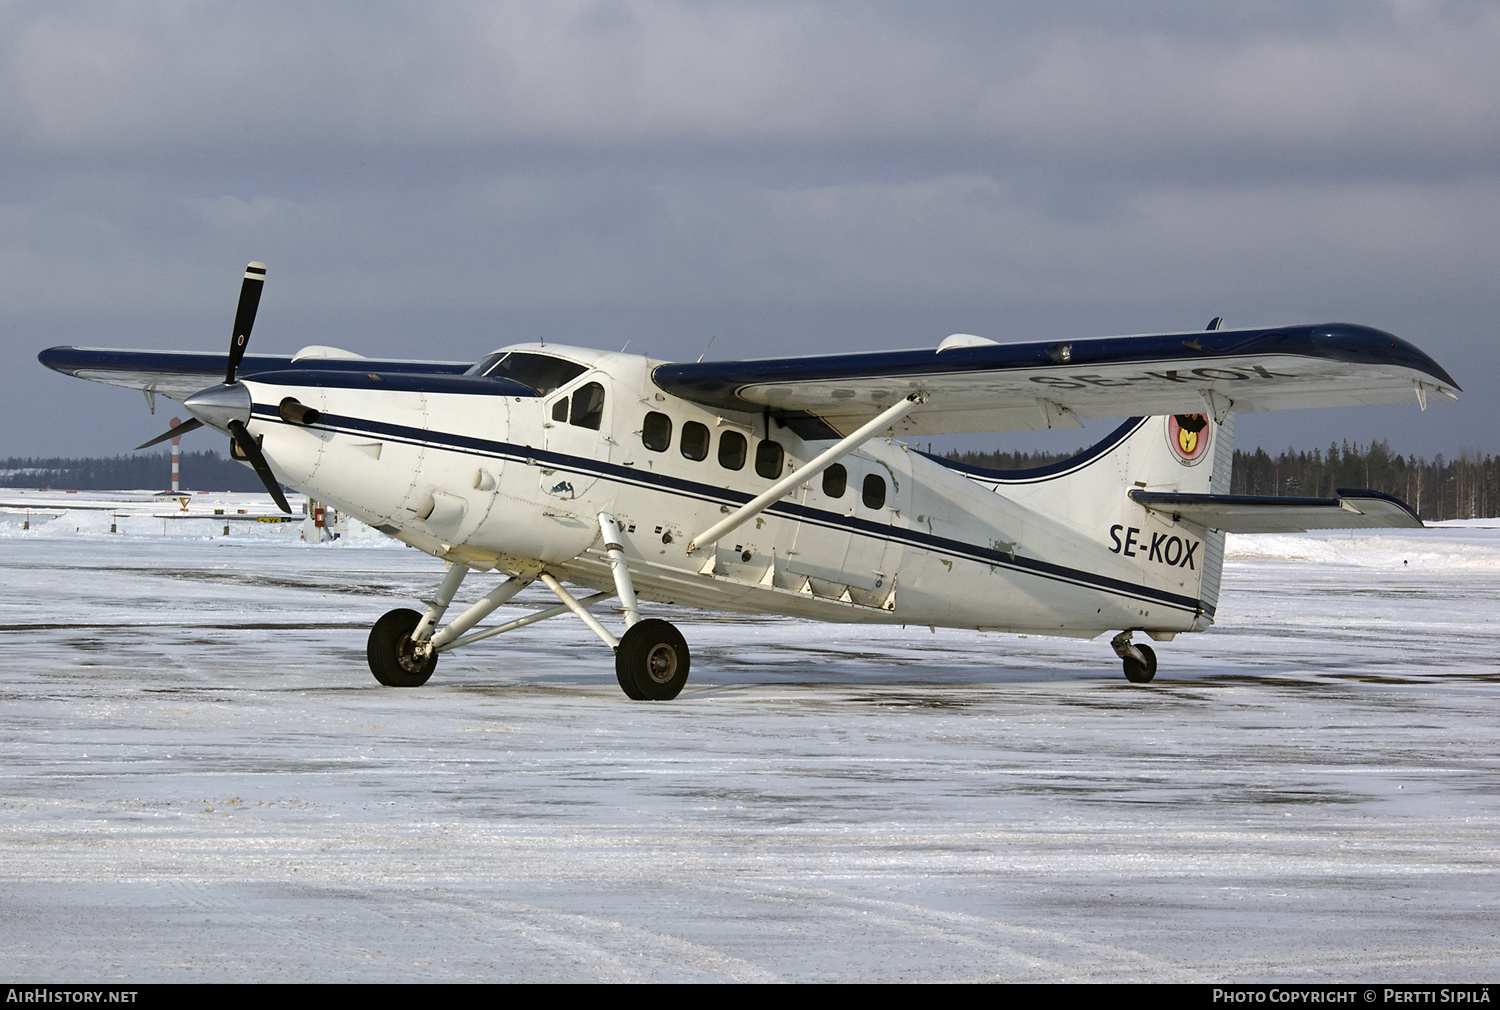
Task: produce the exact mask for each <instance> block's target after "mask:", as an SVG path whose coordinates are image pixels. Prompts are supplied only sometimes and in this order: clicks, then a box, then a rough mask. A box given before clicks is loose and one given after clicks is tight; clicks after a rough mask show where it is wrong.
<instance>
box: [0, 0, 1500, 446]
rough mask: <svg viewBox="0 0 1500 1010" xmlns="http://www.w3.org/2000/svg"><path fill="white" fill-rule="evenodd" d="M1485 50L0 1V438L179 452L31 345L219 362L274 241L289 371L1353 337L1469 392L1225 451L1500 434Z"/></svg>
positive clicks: (1081, 12)
mask: <svg viewBox="0 0 1500 1010" xmlns="http://www.w3.org/2000/svg"><path fill="white" fill-rule="evenodd" d="M1497 53H1500V5H1496V4H1493V3H1463V2H1457V3H1443V2H1432V3H1429V2H1395V3H1385V4H1382V3H1377V2H1366V0H1361V2H1348V3H1345V2H1338V0H1328V2H1321V3H1317V4H1309V3H1306V2H1287V3H1277V2H1264V3H1256V2H1242V3H1237V4H1232V5H1228V4H1203V3H1198V2H1156V3H1153V2H1148V0H1134V2H1132V3H1130V4H1118V3H1110V2H1099V3H1060V2H1056V0H1051V2H1045V3H1016V4H1006V3H1000V2H995V0H988V2H977V3H937V2H930V0H929V2H924V3H921V4H915V3H913V4H880V3H869V2H863V3H850V4H841V3H824V4H808V3H795V4H783V3H776V2H766V0H758V2H753V3H736V2H698V3H669V2H651V3H628V2H611V3H583V2H579V3H568V2H559V0H549V2H547V3H537V4H519V3H517V4H510V3H505V4H475V5H465V4H458V3H443V4H382V3H367V2H360V3H348V4H338V3H324V4H316V5H310V4H304V3H285V4H281V3H216V4H194V3H170V4H161V5H153V4H148V3H140V2H132V3H129V4H119V5H110V4H105V3H99V2H88V3H67V2H58V0H47V2H3V0H0V159H3V160H0V165H3V173H0V341H3V343H0V347H3V353H4V355H5V365H6V367H5V368H4V370H3V379H0V382H3V390H0V392H3V404H4V406H3V410H4V417H3V420H4V424H3V427H0V455H12V454H14V455H29V454H64V455H74V454H94V453H115V452H120V451H126V450H128V449H129V447H130V446H131V445H133V444H135V443H136V442H137V441H140V440H142V439H144V438H145V437H146V436H148V435H151V434H155V433H156V431H158V430H160V429H162V428H164V426H165V418H166V416H169V414H159V416H158V417H155V418H152V417H150V416H148V415H147V414H146V410H145V404H144V402H143V399H142V397H141V396H140V395H139V394H137V393H134V392H131V391H128V390H117V389H113V388H111V387H105V386H100V385H96V384H92V383H87V384H86V383H81V382H78V381H77V380H72V379H67V378H64V377H62V376H57V375H55V374H53V373H51V372H48V371H47V370H45V369H43V368H42V367H41V366H40V365H39V364H37V362H36V357H35V356H36V353H37V351H38V350H40V349H42V348H44V347H47V346H51V345H54V344H80V345H103V346H122V347H132V346H141V347H157V348H184V349H202V350H220V349H223V348H226V347H227V344H228V338H229V329H230V324H231V322H232V319H233V314H234V306H235V299H236V297H237V293H238V288H239V282H240V276H241V274H242V272H243V268H244V264H245V263H246V262H247V261H249V260H251V259H260V260H264V261H265V262H266V263H267V265H268V268H269V271H268V279H267V284H266V290H265V296H264V299H263V301H262V302H261V311H260V316H259V319H258V320H257V324H256V328H255V334H254V337H253V339H252V342H251V350H252V351H266V352H270V351H292V350H295V349H296V348H298V347H300V346H302V345H304V344H309V343H333V344H338V345H342V346H345V347H348V348H349V349H351V350H354V351H358V352H360V353H364V354H369V355H372V356H373V355H394V356H411V357H424V358H440V359H453V360H464V359H468V360H472V359H473V358H475V357H477V356H478V355H480V354H482V353H483V352H485V351H487V350H490V349H492V348H493V347H496V346H498V345H501V344H504V343H507V342H511V341H515V340H530V339H535V338H536V337H538V336H545V337H546V338H547V339H548V340H555V341H557V342H561V343H579V344H583V345H587V346H592V347H604V348H611V349H618V348H619V347H621V346H622V345H624V344H625V343H626V341H629V342H630V349H631V350H633V351H642V352H646V353H650V354H652V355H655V356H658V357H665V358H689V359H691V358H696V357H697V356H698V355H699V354H700V353H702V352H703V350H704V348H705V346H706V345H707V344H708V342H709V340H710V339H711V338H712V339H714V340H715V342H714V344H713V348H712V351H711V352H710V356H711V357H715V358H728V357H750V356H765V355H776V354H796V353H807V352H815V351H816V352H824V351H837V350H856V349H886V348H896V347H920V346H932V345H934V344H936V343H937V342H938V341H939V340H941V339H942V338H943V337H944V336H946V335H947V334H949V333H954V332H970V333H978V334H981V335H983V336H986V337H990V338H992V339H995V340H1001V341H1010V340H1033V339H1048V340H1050V339H1056V338H1060V337H1072V338H1079V337H1087V336H1100V335H1106V334H1116V333H1138V332H1170V331H1174V330H1183V329H1196V328H1201V327H1202V326H1203V325H1205V324H1206V323H1207V322H1208V320H1209V319H1210V318H1212V317H1213V316H1216V315H1222V316H1225V317H1226V319H1227V323H1226V325H1230V326H1234V325H1258V324H1276V323H1293V322H1321V321H1328V320H1344V321H1350V322H1361V323H1367V324H1370V325H1373V326H1378V327H1381V328H1384V329H1388V330H1391V331H1393V332H1395V333H1398V334H1400V335H1401V336H1403V337H1406V338H1408V339H1410V340H1412V341H1413V342H1415V343H1416V344H1417V345H1418V346H1419V347H1422V348H1423V349H1424V350H1426V351H1428V352H1429V353H1430V354H1432V355H1433V356H1434V357H1436V358H1437V360H1438V361H1439V362H1440V363H1441V364H1442V365H1443V366H1444V367H1446V368H1447V369H1448V370H1449V371H1450V372H1451V373H1452V374H1453V375H1454V376H1455V378H1457V379H1458V381H1459V383H1460V384H1462V385H1463V386H1464V388H1465V390H1466V395H1465V399H1464V402H1463V403H1462V404H1460V405H1457V406H1447V407H1444V406H1436V407H1432V408H1431V409H1429V410H1428V411H1427V412H1426V413H1421V412H1419V411H1418V410H1417V408H1416V406H1415V403H1413V405H1412V406H1410V407H1388V408H1380V409H1369V410H1362V411H1314V412H1305V411H1296V412H1287V413H1280V414H1275V415H1247V416H1246V417H1245V418H1243V419H1242V421H1241V424H1240V430H1239V434H1240V441H1241V444H1246V443H1250V444H1252V445H1253V444H1254V443H1256V442H1261V443H1264V444H1266V445H1268V446H1284V445H1286V444H1288V443H1291V444H1295V445H1297V446H1299V447H1312V446H1325V445H1327V444H1328V442H1329V441H1330V440H1332V439H1339V438H1351V439H1359V440H1361V441H1367V440H1368V439H1369V438H1371V437H1385V438H1388V439H1389V440H1390V442H1391V444H1392V446H1393V447H1394V448H1396V449H1397V450H1399V451H1403V452H1416V453H1422V454H1427V455H1431V454H1433V453H1436V452H1443V453H1445V454H1449V455H1452V454H1453V453H1455V452H1456V451H1458V450H1460V449H1463V448H1478V449H1481V450H1484V451H1487V452H1497V451H1500V438H1497V437H1496V436H1497V431H1500V423H1497V422H1500V405H1497V403H1496V393H1497V391H1500V389H1497V382H1496V376H1497V372H1500V348H1497V341H1496V339H1495V337H1494V333H1495V328H1496V319H1497V315H1500V313H1497V310H1500V297H1497V284H1496V281H1497V273H1500V58H1497ZM174 406H175V405H174V404H171V403H170V402H168V403H166V410H167V411H168V412H170V411H171V410H172V408H173V407H174ZM179 412H180V411H179ZM1070 439H1071V440H1072V441H1074V442H1076V441H1077V435H1076V433H1073V435H1071V436H1070ZM210 441H212V440H211V439H207V438H205V447H206V446H207V443H208V442H210ZM989 441H994V440H993V439H990V440H989ZM1065 441H1066V440H1065Z"/></svg>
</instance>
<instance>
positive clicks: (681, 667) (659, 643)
mask: <svg viewBox="0 0 1500 1010" xmlns="http://www.w3.org/2000/svg"><path fill="white" fill-rule="evenodd" d="M690 663H691V657H689V655H688V647H687V642H686V641H684V640H683V637H682V633H681V632H679V631H678V630H677V629H676V628H674V627H672V625H670V624H668V623H667V622H666V621H658V620H655V619H651V620H645V621H638V622H637V623H635V624H633V625H631V627H630V628H629V629H628V630H626V632H625V634H624V636H623V637H622V638H621V639H620V646H619V648H617V649H616V650H615V676H616V677H617V678H618V679H619V681H620V687H621V688H622V689H624V691H625V694H626V695H627V696H628V697H630V698H633V699H635V700H636V701H671V700H672V699H673V698H675V697H677V695H678V694H680V693H681V692H682V685H684V684H686V683H687V679H688V666H689V664H690Z"/></svg>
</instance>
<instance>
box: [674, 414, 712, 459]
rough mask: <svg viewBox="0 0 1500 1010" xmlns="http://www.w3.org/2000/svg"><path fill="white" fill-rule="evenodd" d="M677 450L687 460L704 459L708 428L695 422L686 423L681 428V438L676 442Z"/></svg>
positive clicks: (706, 455) (706, 449) (706, 454)
mask: <svg viewBox="0 0 1500 1010" xmlns="http://www.w3.org/2000/svg"><path fill="white" fill-rule="evenodd" d="M677 448H678V449H679V450H680V451H681V452H682V454H683V455H684V456H686V457H687V458H688V459H706V458H707V457H708V428H707V427H706V426H705V425H702V424H699V423H698V422H697V421H689V422H687V423H686V424H684V425H683V426H682V438H681V439H680V440H679V441H678V443H677Z"/></svg>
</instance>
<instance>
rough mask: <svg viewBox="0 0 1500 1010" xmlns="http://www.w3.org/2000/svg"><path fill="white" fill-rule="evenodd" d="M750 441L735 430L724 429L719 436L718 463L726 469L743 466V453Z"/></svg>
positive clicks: (737, 468) (736, 468)
mask: <svg viewBox="0 0 1500 1010" xmlns="http://www.w3.org/2000/svg"><path fill="white" fill-rule="evenodd" d="M749 448H750V443H748V442H746V441H745V436H744V435H741V434H740V433H739V432H737V431H726V432H725V433H724V434H722V435H720V436H719V465H720V466H722V467H723V468H724V469H726V470H740V469H743V468H744V466H745V455H746V452H747V451H748V450H749Z"/></svg>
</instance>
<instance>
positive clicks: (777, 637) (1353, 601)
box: [0, 513, 1500, 982]
mask: <svg viewBox="0 0 1500 1010" xmlns="http://www.w3.org/2000/svg"><path fill="white" fill-rule="evenodd" d="M11 520H14V521H11ZM75 520H76V521H75ZM108 522H109V517H107V516H105V515H103V514H102V513H101V514H99V515H95V516H93V517H90V516H86V515H83V514H82V513H68V514H65V515H64V516H62V517H61V518H59V519H56V520H52V521H50V522H33V528H32V529H31V530H29V531H22V530H21V529H20V524H19V519H17V518H16V517H9V518H8V519H7V520H6V521H5V522H0V571H3V573H4V574H3V577H4V580H5V582H4V585H5V592H4V593H3V595H0V632H3V637H0V640H3V642H4V657H5V663H4V667H3V672H0V699H3V700H0V748H3V751H0V753H3V778H0V908H3V915H0V970H3V973H4V974H5V975H7V976H9V977H10V978H12V979H16V980H26V981H89V980H97V981H121V982H125V981H137V982H146V981H254V980H262V981H346V980H352V981H383V980H390V981H399V980H412V981H419V980H425V979H435V980H468V979H472V980H475V981H485V980H527V981H549V980H556V981H590V980H607V981H635V980H641V981H665V980H743V981H773V980H787V981H823V980H828V981H834V980H843V981H856V980H862V981H938V980H941V981H970V980H1015V981H1038V980H1099V981H1121V980H1136V979H1139V980H1160V981H1205V982H1220V981H1224V982H1228V981H1269V980H1287V981H1291V980H1301V981H1333V980H1364V981H1377V980H1385V981H1417V980H1432V981H1450V982H1461V981H1492V980H1494V979H1495V978H1496V977H1497V976H1500V758H1497V753H1500V663H1497V658H1496V657H1497V656H1500V529H1479V528H1442V529H1432V530H1428V531H1399V533H1398V534H1393V535H1389V536H1379V537H1377V536H1371V535H1368V534H1360V535H1358V536H1350V535H1349V534H1348V533H1341V534H1337V535H1333V534H1329V535H1325V536H1306V537H1261V538H1238V539H1234V540H1233V541H1232V543H1231V561H1230V563H1229V566H1228V570H1227V571H1226V575H1225V587H1226V588H1225V592H1224V596H1223V598H1222V600H1221V601H1220V611H1219V612H1220V622H1219V624H1218V626H1216V627H1215V629H1214V630H1213V631H1212V632H1210V633H1208V634H1205V635H1184V636H1181V637H1179V638H1178V639H1177V640H1176V641H1175V642H1172V643H1164V644H1161V645H1158V646H1157V651H1158V655H1159V656H1160V660H1161V670H1160V672H1159V673H1158V677H1157V681H1156V682H1155V683H1154V684H1152V685H1149V686H1144V687H1140V686H1133V685H1130V684H1128V683H1127V682H1126V681H1125V680H1124V678H1123V677H1122V676H1121V674H1120V670H1119V664H1118V661H1117V660H1115V659H1114V657H1113V655H1112V654H1111V653H1110V650H1109V647H1108V645H1107V643H1106V642H1105V641H1104V640H1100V641H1098V642H1093V643H1087V642H1074V641H1066V640H1059V639H1039V638H1017V637H1016V636H1011V635H999V634H980V633H976V632H958V631H945V630H942V629H939V630H938V632H937V633H936V634H932V633H929V631H928V630H927V629H926V628H908V629H901V628H858V627H841V626H831V625H815V624H810V623H807V622H802V621H794V620H776V619H770V620H766V619H755V620H749V619H741V618H723V617H717V616H714V615H711V614H706V613H700V612H695V611H682V610H679V611H675V612H670V613H668V612H666V611H665V610H664V608H655V609H653V610H652V611H651V613H652V614H654V615H655V616H667V617H670V618H671V619H673V620H675V621H678V622H679V625H680V627H681V629H682V630H683V632H684V634H685V635H686V637H687V639H688V642H689V643H690V645H691V646H692V647H693V650H694V655H693V675H692V678H691V679H690V680H689V682H688V687H687V689H686V690H685V691H684V692H683V694H682V696H681V697H680V698H679V699H678V700H677V701H675V702H672V703H667V704H645V703H632V702H629V701H627V700H626V698H625V697H624V696H623V694H621V692H620V690H619V688H618V686H617V685H616V684H615V681H614V676H613V672H612V665H611V657H609V656H608V654H607V653H606V652H605V650H604V649H603V647H602V646H601V645H600V644H599V642H598V640H597V639H595V638H594V637H593V636H592V635H591V634H590V633H589V632H588V631H587V630H586V629H584V628H583V627H582V625H580V624H579V623H578V622H577V621H574V620H571V619H559V620H555V621H550V622H546V623H543V624H540V625H537V626H534V627H532V628H528V629H525V630H523V631H520V632H517V633H515V634H513V635H507V636H502V637H501V638H499V639H496V640H494V641H491V642H485V643H481V644H479V645H476V646H474V647H472V648H468V649H463V650H459V651H457V652H454V653H449V654H447V655H445V656H444V657H443V658H442V660H441V661H440V662H439V664H438V668H437V672H436V674H435V675H434V677H433V680H432V681H431V683H429V684H428V685H427V686H426V687H424V688H420V689H415V690H395V689H387V688H382V687H380V686H379V685H377V684H376V683H375V681H374V680H373V679H372V678H371V676H370V674H369V672H368V669H367V667H366V666H365V661H364V648H365V636H366V633H367V630H368V627H369V625H370V623H371V622H372V621H374V619H375V618H376V617H378V616H379V615H380V614H381V613H383V612H384V611H385V610H387V609H390V608H391V607H394V606H412V605H413V601H414V600H415V599H417V598H420V597H423V596H426V595H428V594H429V593H430V592H431V591H432V589H433V588H434V586H435V585H436V581H437V580H438V578H440V575H441V565H440V564H438V563H437V562H435V561H434V560H432V559H431V558H428V557H426V556H424V555H421V554H419V553H417V552H416V551H413V550H410V549H406V548H403V547H400V546H397V545H391V544H382V543H380V542H378V541H376V540H374V539H367V538H350V539H348V540H346V541H344V542H342V543H340V544H337V545H325V546H310V545H305V544H301V543H299V542H297V541H296V536H297V529H298V528H299V527H296V526H290V525H289V526H264V527H262V526H260V525H258V524H253V523H242V524H236V526H235V528H234V530H233V531H232V532H231V535H230V536H228V537H224V536H213V537H210V536H208V534H210V533H217V532H218V529H219V527H218V526H216V525H214V523H213V521H211V520H203V521H202V529H201V530H196V528H195V527H193V526H192V524H193V523H195V522H198V521H197V520H182V521H178V522H176V523H175V524H174V526H173V531H172V533H171V534H170V535H163V534H162V533H161V529H162V528H163V523H162V521H161V520H160V519H151V518H149V517H145V518H142V519H141V520H139V523H138V524H137V525H136V526H131V525H129V524H123V525H122V526H121V533H119V534H117V535H112V534H109V533H107V532H103V531H102V530H107V528H108V525H107V524H108ZM100 523H103V524H104V525H103V526H102V527H101V526H100V525H99V524H100ZM122 523H124V521H123V520H122ZM153 524H154V525H153ZM492 578H493V577H492V576H491V577H488V579H492ZM488 584H489V583H488V581H487V579H486V578H484V577H478V576H476V577H475V578H473V579H471V580H470V584H469V585H466V586H465V592H464V594H463V595H462V596H461V598H460V602H465V601H467V600H470V599H472V598H474V597H475V596H477V595H478V594H479V593H480V592H482V591H484V589H486V588H487V587H488ZM540 592H542V593H544V592H545V591H540ZM540 600H542V596H541V595H540V593H538V592H536V591H528V592H527V593H525V594H523V597H522V599H521V601H518V602H535V601H540ZM548 600H549V602H550V597H549V598H548ZM516 609H518V608H516ZM513 612H514V609H513V608H506V609H505V610H502V612H501V613H502V614H510V613H513Z"/></svg>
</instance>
